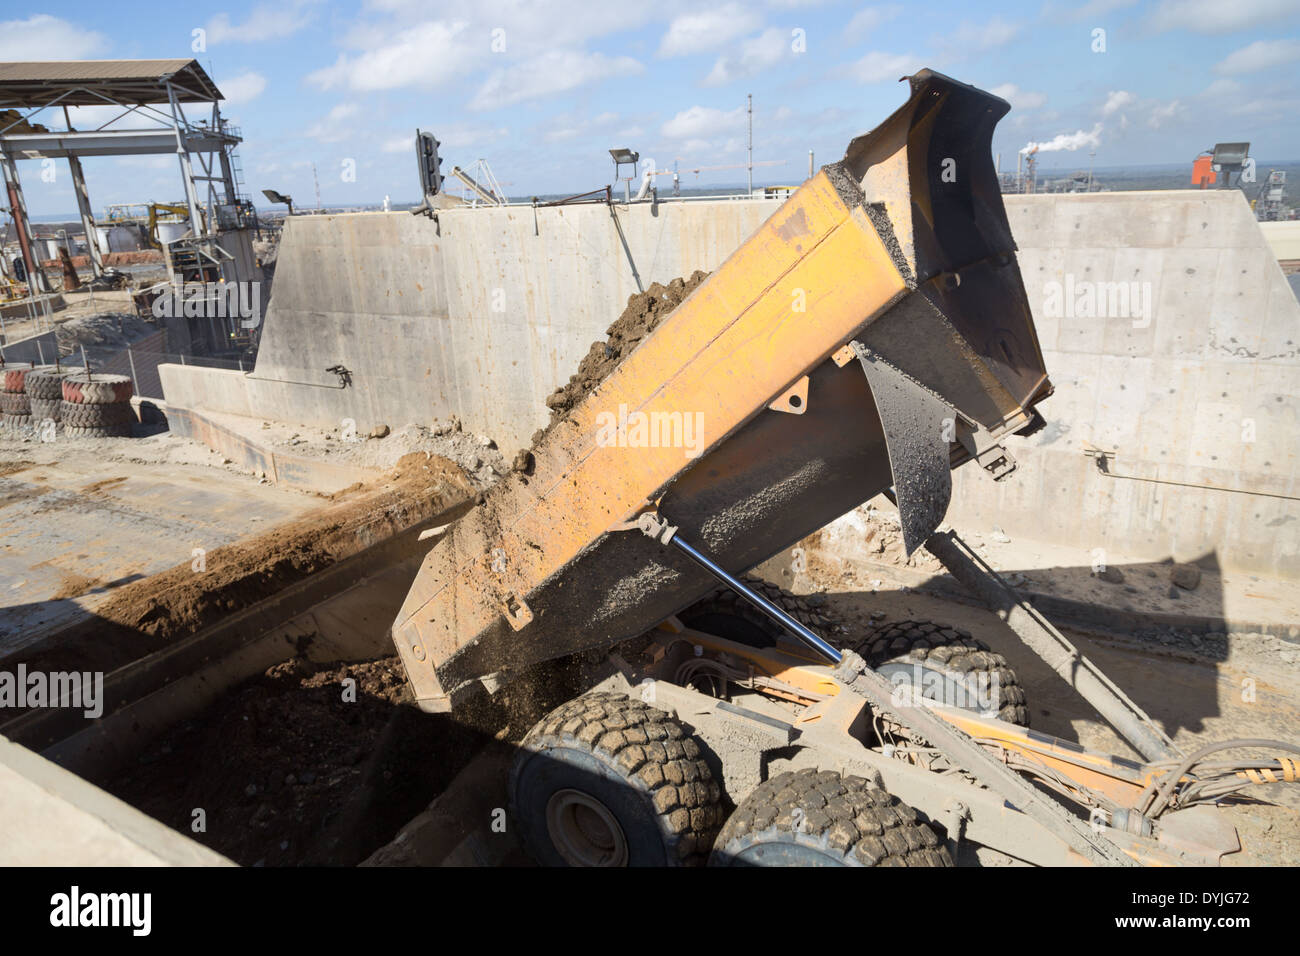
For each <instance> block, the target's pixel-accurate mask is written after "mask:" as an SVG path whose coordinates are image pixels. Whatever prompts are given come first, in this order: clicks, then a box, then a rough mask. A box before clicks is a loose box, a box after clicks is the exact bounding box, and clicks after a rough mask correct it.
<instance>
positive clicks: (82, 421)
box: [59, 402, 135, 428]
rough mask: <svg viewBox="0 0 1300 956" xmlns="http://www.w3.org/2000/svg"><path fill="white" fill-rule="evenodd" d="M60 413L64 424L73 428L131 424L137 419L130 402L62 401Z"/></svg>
mask: <svg viewBox="0 0 1300 956" xmlns="http://www.w3.org/2000/svg"><path fill="white" fill-rule="evenodd" d="M59 415H60V416H61V419H62V421H63V424H64V425H67V426H69V427H72V428H101V427H105V426H112V425H127V426H129V425H130V424H131V422H133V421H135V413H134V411H133V410H132V408H131V404H130V403H129V402H117V403H115V404H112V405H78V404H76V403H74V402H61V403H60V406H59Z"/></svg>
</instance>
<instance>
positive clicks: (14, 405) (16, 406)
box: [0, 392, 32, 415]
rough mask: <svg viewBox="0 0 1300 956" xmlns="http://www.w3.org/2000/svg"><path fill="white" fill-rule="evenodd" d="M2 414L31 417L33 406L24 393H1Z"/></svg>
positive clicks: (0, 408) (0, 405)
mask: <svg viewBox="0 0 1300 956" xmlns="http://www.w3.org/2000/svg"><path fill="white" fill-rule="evenodd" d="M0 412H3V413H4V414H6V415H30V414H31V413H32V404H31V401H30V400H29V399H28V398H27V396H26V395H24V394H23V393H22V392H0Z"/></svg>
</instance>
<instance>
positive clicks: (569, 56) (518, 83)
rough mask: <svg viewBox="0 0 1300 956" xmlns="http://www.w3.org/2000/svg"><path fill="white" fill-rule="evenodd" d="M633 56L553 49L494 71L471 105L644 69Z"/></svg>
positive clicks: (508, 102)
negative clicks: (613, 55) (614, 55)
mask: <svg viewBox="0 0 1300 956" xmlns="http://www.w3.org/2000/svg"><path fill="white" fill-rule="evenodd" d="M644 69H645V68H644V67H643V66H642V65H641V64H640V63H638V62H637V61H636V60H634V59H632V58H631V57H630V56H618V57H610V56H605V54H603V53H586V52H582V51H580V50H552V51H550V52H549V53H543V54H542V55H541V56H536V57H533V58H532V59H530V60H525V61H524V62H522V63H519V64H517V65H515V66H510V67H506V68H505V69H501V70H496V71H494V72H493V73H492V74H491V75H490V76H489V77H488V78H487V81H486V82H484V84H483V86H482V87H480V88H479V91H478V92H477V93H476V94H475V95H474V99H473V100H471V101H470V104H469V105H470V108H471V109H478V110H490V109H497V108H499V107H502V106H512V105H513V104H515V103H522V102H524V101H525V100H531V99H539V98H542V97H546V96H552V95H554V94H556V93H564V92H566V91H568V90H572V89H576V88H577V87H579V86H583V85H585V84H587V83H591V82H594V81H596V80H604V79H608V78H610V77H614V76H628V75H631V74H634V73H641V72H643V71H644Z"/></svg>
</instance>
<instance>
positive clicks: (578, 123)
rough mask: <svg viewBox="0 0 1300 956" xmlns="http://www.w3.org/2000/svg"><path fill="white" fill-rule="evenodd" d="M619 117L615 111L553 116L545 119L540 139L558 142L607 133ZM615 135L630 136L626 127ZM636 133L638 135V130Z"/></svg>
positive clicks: (616, 123) (615, 124) (618, 120)
mask: <svg viewBox="0 0 1300 956" xmlns="http://www.w3.org/2000/svg"><path fill="white" fill-rule="evenodd" d="M621 119H622V117H620V116H619V115H618V114H617V113H611V112H608V111H606V112H604V113H600V114H598V115H596V116H585V115H582V114H575V113H567V114H562V115H560V116H554V117H551V118H550V119H548V120H547V121H546V124H545V126H544V127H543V128H544V130H545V132H543V133H542V139H544V140H546V141H547V142H548V143H560V142H563V141H564V140H566V139H576V138H577V137H579V136H590V135H594V134H596V133H600V134H602V135H608V134H609V132H610V131H611V130H613V129H614V127H615V126H617V125H618V124H619V122H620V120H621ZM615 135H617V136H618V137H619V138H622V139H628V138H630V137H629V131H628V130H627V129H622V130H619V131H618V132H617V133H616V134H615ZM637 135H640V132H639V131H638V132H637Z"/></svg>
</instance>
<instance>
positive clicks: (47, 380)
mask: <svg viewBox="0 0 1300 956" xmlns="http://www.w3.org/2000/svg"><path fill="white" fill-rule="evenodd" d="M68 374H69V371H68V370H67V369H57V370H56V369H54V368H47V367H45V366H42V367H40V368H34V369H30V370H28V371H27V372H26V373H24V375H23V391H24V392H26V393H27V397H28V398H38V399H40V400H41V401H43V402H49V401H59V400H62V398H63V378H64V376H65V375H68Z"/></svg>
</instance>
